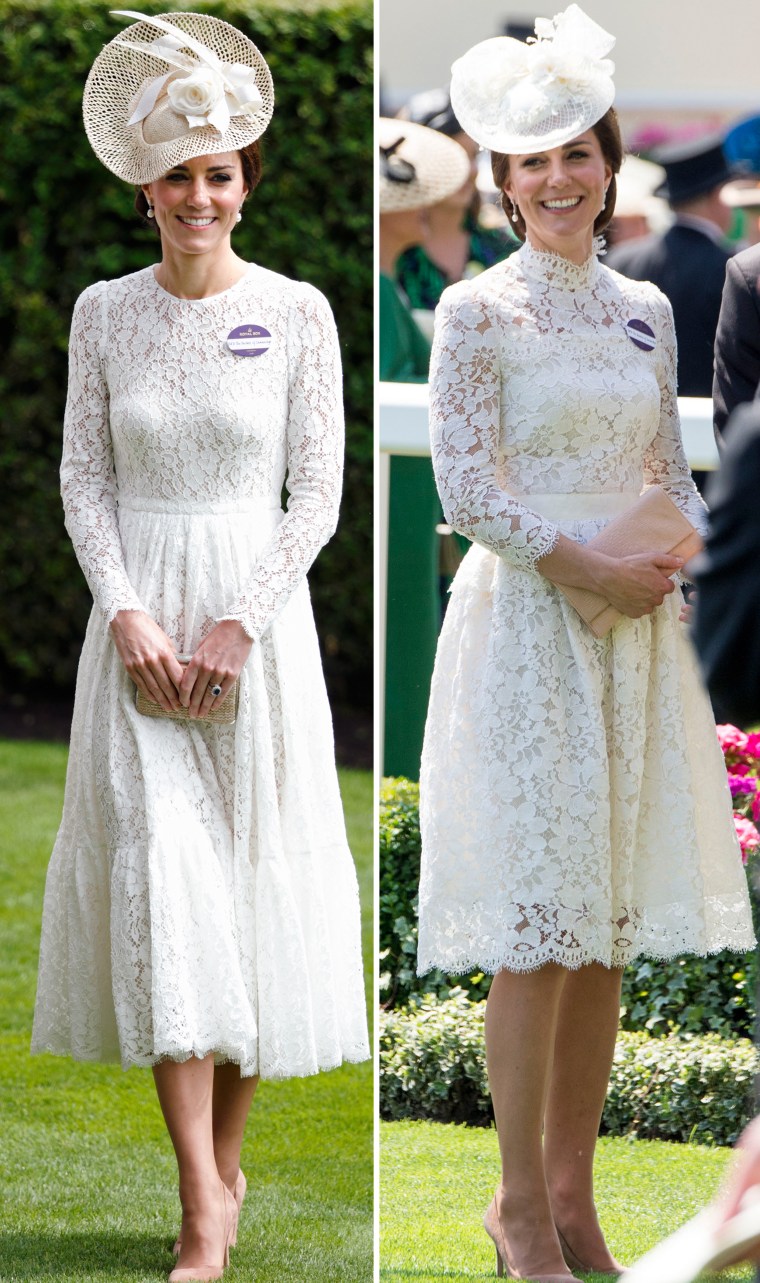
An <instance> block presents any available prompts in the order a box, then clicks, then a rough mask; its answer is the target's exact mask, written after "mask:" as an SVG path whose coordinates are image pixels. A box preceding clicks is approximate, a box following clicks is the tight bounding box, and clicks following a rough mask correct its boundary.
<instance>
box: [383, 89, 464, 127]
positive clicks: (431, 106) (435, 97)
mask: <svg viewBox="0 0 760 1283" xmlns="http://www.w3.org/2000/svg"><path fill="white" fill-rule="evenodd" d="M398 114H399V118H400V119H402V120H413V121H414V123H415V124H416V125H427V127H428V129H436V130H437V131H438V133H439V134H447V135H448V137H449V138H453V137H454V135H455V134H461V133H462V126H461V125H460V123H459V121H458V120H457V118H456V116H455V115H454V112H453V110H452V107H451V98H450V97H449V91H448V89H426V90H424V92H423V93H419V94H413V96H412V97H411V98H410V99H409V101H408V102H406V103H405V104H404V106H403V107H402V108H401V111H400V112H399V113H398Z"/></svg>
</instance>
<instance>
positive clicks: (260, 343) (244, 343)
mask: <svg viewBox="0 0 760 1283" xmlns="http://www.w3.org/2000/svg"><path fill="white" fill-rule="evenodd" d="M271 342H272V335H271V334H270V332H269V330H267V329H265V328H264V326H263V325H254V324H253V322H252V321H248V322H246V324H245V325H236V326H235V328H234V330H230V332H229V334H228V335H227V347H228V348H229V349H230V352H233V353H234V355H235V356H263V355H264V353H265V352H268V351H269V345H270V343H271Z"/></svg>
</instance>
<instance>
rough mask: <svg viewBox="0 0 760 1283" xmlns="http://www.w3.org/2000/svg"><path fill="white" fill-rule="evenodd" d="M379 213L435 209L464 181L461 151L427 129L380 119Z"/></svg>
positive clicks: (466, 159) (466, 169)
mask: <svg viewBox="0 0 760 1283" xmlns="http://www.w3.org/2000/svg"><path fill="white" fill-rule="evenodd" d="M379 134H380V213H381V214H392V213H394V212H397V211H398V210H408V209H424V208H425V207H426V206H427V205H435V204H437V202H438V201H439V200H445V199H446V197H447V196H453V194H454V192H457V191H459V188H460V187H461V186H462V185H463V184H464V183H465V182H466V181H467V178H468V176H469V173H470V158H469V156H468V155H467V152H466V151H465V149H464V147H461V146H460V144H459V143H457V142H455V141H454V139H453V138H447V137H446V135H445V134H439V133H438V132H437V131H436V130H435V129H428V127H427V125H415V124H412V122H411V121H409V120H391V119H390V118H389V117H381V119H380V122H379Z"/></svg>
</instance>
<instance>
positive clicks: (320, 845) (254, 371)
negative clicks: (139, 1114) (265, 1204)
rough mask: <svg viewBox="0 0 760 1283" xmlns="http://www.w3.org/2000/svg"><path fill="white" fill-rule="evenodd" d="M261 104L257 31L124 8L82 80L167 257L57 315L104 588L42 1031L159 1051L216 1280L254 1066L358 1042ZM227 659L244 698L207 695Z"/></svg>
mask: <svg viewBox="0 0 760 1283" xmlns="http://www.w3.org/2000/svg"><path fill="white" fill-rule="evenodd" d="M127 16H132V17H137V18H138V19H139V15H131V14H130V15H127ZM162 65H163V66H164V70H165V71H166V69H167V67H168V71H167V74H165V75H164V76H163V77H157V76H156V74H155V73H156V70H157V69H160V67H161V66H162ZM115 85H116V86H118V88H114V86H115ZM272 101H273V96H272V88H271V78H270V77H269V72H268V68H267V66H266V63H265V62H264V60H263V58H262V57H261V55H260V53H259V52H258V50H257V49H256V48H255V46H254V45H253V44H252V43H251V41H250V40H248V39H247V37H245V36H243V35H242V34H241V33H239V32H237V31H236V30H235V29H234V28H232V27H229V26H228V25H227V24H226V23H223V22H220V21H219V20H218V19H215V18H211V17H207V16H200V15H187V14H182V15H171V16H170V20H169V21H168V22H167V21H164V20H162V19H160V18H159V19H155V18H151V19H145V20H142V21H139V22H138V23H137V25H136V26H132V27H130V28H129V29H128V31H127V32H126V33H125V34H124V35H123V36H122V37H118V38H117V39H116V40H115V41H113V42H111V44H109V45H107V46H106V48H105V49H104V50H103V51H102V53H101V54H100V55H99V57H98V59H97V60H96V63H95V64H94V66H93V69H92V71H91V73H90V77H89V80H88V84H87V89H86V91H85V121H86V125H87V128H88V133H89V135H90V138H91V141H92V142H93V145H94V147H95V150H96V152H97V154H98V155H99V157H100V158H101V159H102V160H103V161H104V162H105V163H106V164H108V165H109V167H110V168H112V169H113V170H114V172H116V173H117V174H118V175H119V176H120V177H122V178H125V179H127V180H128V181H131V182H135V183H137V184H139V193H138V208H142V209H143V211H144V212H146V213H147V216H148V217H149V218H151V219H153V220H154V222H155V225H156V226H157V227H158V230H159V231H160V234H161V261H160V263H158V265H157V266H156V267H155V268H154V267H150V268H146V269H144V270H143V271H138V272H135V273H133V274H132V275H130V276H126V277H124V278H122V279H120V280H115V281H109V282H100V283H99V284H97V285H94V286H91V287H90V288H89V289H87V290H86V291H85V292H84V294H83V295H82V296H81V298H80V299H79V301H78V303H77V306H76V309H75V313H74V320H73V325H72V335H71V347H70V382H69V394H68V402H67V408H66V421H65V431H64V457H63V466H62V488H63V496H64V505H65V511H66V523H67V529H68V531H69V533H70V535H71V538H72V541H73V543H74V546H75V549H76V552H77V556H78V558H79V561H80V563H81V565H82V568H83V570H84V573H85V575H86V577H87V580H88V583H89V585H90V588H91V590H92V594H93V598H94V602H95V605H94V609H93V613H92V616H91V619H90V623H89V626H88V630H87V636H86V640H85V645H84V650H83V654H82V660H81V664H80V668H79V675H78V682H77V694H76V705H75V711H74V723H73V728H72V741H71V755H70V765H69V773H68V778H67V784H66V796H65V804H64V814H63V821H62V825H61V829H60V832H59V835H58V839H57V842H56V846H55V850H54V853H53V857H52V860H51V864H50V869H49V872H48V880H47V888H46V895H45V907H44V919H43V929H42V945H41V958H40V975H39V985H38V997H37V1008H36V1013H35V1026H34V1042H33V1047H34V1050H36V1051H44V1050H49V1051H53V1052H55V1053H59V1054H71V1055H73V1056H74V1057H76V1058H78V1059H83V1060H108V1059H120V1060H121V1062H122V1064H123V1065H124V1067H125V1068H126V1067H128V1066H130V1065H144V1066H148V1065H149V1066H152V1068H153V1072H154V1075H155V1081H156V1086H157V1089H158V1095H159V1099H160V1102H161V1106H162V1109H163V1112H164V1115H165V1118H166V1123H167V1126H168V1129H169V1132H170V1135H171V1139H172V1141H173V1144H174V1146H175V1150H176V1154H177V1159H178V1165H179V1175H180V1196H181V1200H182V1208H183V1221H182V1235H181V1239H180V1242H179V1252H180V1259H179V1263H178V1267H177V1269H176V1270H175V1271H174V1272H173V1273H172V1275H171V1279H172V1280H173V1281H174V1283H181V1280H185V1279H188V1280H189V1279H211V1278H219V1277H220V1276H221V1273H222V1268H223V1264H224V1262H225V1261H226V1259H227V1253H228V1248H229V1246H230V1244H234V1242H235V1239H236V1226H237V1215H238V1211H239V1207H240V1203H241V1202H242V1198H243V1194H244V1192H245V1178H244V1177H243V1175H242V1173H241V1172H240V1148H241V1142H242V1135H243V1127H244V1124H245V1120H246V1116H247V1113H248V1109H249V1106H250V1103H251V1100H252V1097H253V1092H254V1089H255V1086H256V1083H257V1080H258V1076H259V1075H263V1076H265V1077H269V1078H281V1077H287V1076H291V1075H307V1074H313V1073H316V1072H317V1071H319V1070H321V1069H328V1068H330V1067H332V1066H335V1065H339V1064H340V1063H341V1062H342V1061H343V1060H349V1061H358V1060H362V1059H365V1058H366V1056H367V1054H368V1050H367V1031H366V1019H365V1007H364V994H363V987H362V970H361V958H360V945H359V903H358V895H357V884H356V876H355V872H354V868H353V863H352V859H351V854H350V851H349V849H348V846H347V842H346V835H345V827H344V822H343V815H342V810H341V802H340V796H339V792H338V785H337V777H336V773H335V765H334V756H333V744H332V732H331V723H330V713H329V708H328V705H327V698H326V693H325V688H324V681H323V677H322V671H321V666H320V658H319V648H318V644H317V637H316V633H315V629H314V623H313V619H312V615H311V608H310V603H309V595H308V588H307V585H306V580H305V573H306V571H307V569H308V567H309V565H310V564H311V562H312V560H313V559H314V557H315V555H316V553H317V552H318V550H319V548H320V546H321V545H322V544H323V543H324V542H325V541H326V540H327V539H328V538H329V536H330V534H331V533H332V531H333V529H334V526H335V522H336V519H337V512H338V502H339V493H340V480H341V464H342V441H343V425H342V408H341V378H340V363H339V355H338V344H337V336H336V333H335V326H334V323H333V320H332V316H331V313H330V309H329V307H328V305H327V303H326V301H325V299H324V298H323V297H322V295H321V294H319V293H318V292H317V290H315V289H314V288H312V287H311V286H309V285H305V284H301V283H298V282H295V281H291V280H288V279H286V278H285V277H283V276H279V275H277V274H275V273H273V272H270V271H267V270H266V269H265V268H262V267H258V266H254V265H251V264H247V263H245V262H243V261H242V260H241V259H240V258H239V257H238V256H237V255H236V254H235V252H234V251H233V249H232V245H231V240H230V236H231V233H232V231H233V229H234V227H235V225H236V223H237V222H238V221H239V220H240V217H241V210H242V208H243V207H244V202H245V201H246V199H248V198H249V197H250V196H251V193H252V191H253V188H254V187H255V185H256V182H257V181H258V178H259V176H260V160H259V153H258V143H257V142H256V139H257V138H258V136H259V135H260V134H261V132H262V131H263V129H264V128H265V127H266V124H267V122H268V120H269V117H270V115H271V110H272ZM286 476H287V487H288V491H289V501H288V507H287V512H283V510H282V508H281V502H280V495H281V491H282V486H283V483H284V481H285V479H286ZM178 654H184V655H189V656H190V660H189V663H187V664H186V666H184V667H183V665H182V664H180V662H179V660H178V658H177V655H178ZM236 683H237V687H238V710H237V717H236V719H235V720H234V722H223V723H217V722H215V721H213V720H208V717H209V714H214V712H215V711H217V712H218V710H219V708H220V707H221V706H223V705H224V703H225V701H226V700H227V698H228V696H229V695H230V692H231V691H232V690H233V688H234V686H235V684H236ZM137 692H141V693H142V695H144V696H146V697H147V698H148V699H149V700H151V701H154V702H155V703H156V704H157V705H159V706H160V707H159V709H158V712H159V713H162V714H165V715H163V716H158V717H148V716H145V715H143V714H142V713H141V712H140V711H138V709H137V707H136V703H135V697H136V693H137Z"/></svg>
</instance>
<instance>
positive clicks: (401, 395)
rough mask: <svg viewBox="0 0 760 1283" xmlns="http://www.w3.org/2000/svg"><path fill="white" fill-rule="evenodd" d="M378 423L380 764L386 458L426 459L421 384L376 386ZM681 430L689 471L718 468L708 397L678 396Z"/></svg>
mask: <svg viewBox="0 0 760 1283" xmlns="http://www.w3.org/2000/svg"><path fill="white" fill-rule="evenodd" d="M378 404H379V409H380V413H379V424H380V434H379V435H380V443H379V444H380V530H379V542H380V548H379V562H380V583H379V602H378V618H379V624H380V637H379V643H380V665H379V667H380V692H379V709H380V716H379V719H378V720H379V722H380V761H381V762H382V760H383V743H382V739H383V710H384V708H385V621H386V592H387V585H388V500H389V495H390V466H391V455H394V454H404V455H417V456H418V457H419V456H424V455H429V454H430V438H429V435H428V386H427V384H426V383H381V384H380V390H379V398H378ZM678 409H679V413H680V416H681V431H682V433H683V442H684V446H685V449H686V457H687V459H688V461H689V466H690V467H691V468H694V469H698V470H699V471H702V472H711V471H712V470H713V469H714V468H717V466H718V451H717V448H716V445H715V438H714V436H713V427H712V418H713V412H712V401H711V400H710V399H709V397H694V396H687V397H679V398H678Z"/></svg>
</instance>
